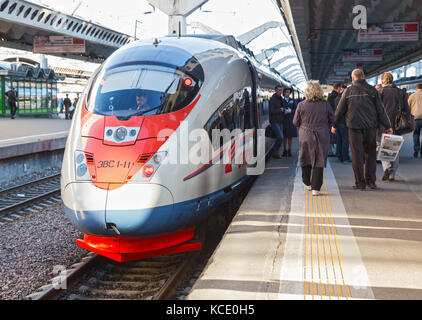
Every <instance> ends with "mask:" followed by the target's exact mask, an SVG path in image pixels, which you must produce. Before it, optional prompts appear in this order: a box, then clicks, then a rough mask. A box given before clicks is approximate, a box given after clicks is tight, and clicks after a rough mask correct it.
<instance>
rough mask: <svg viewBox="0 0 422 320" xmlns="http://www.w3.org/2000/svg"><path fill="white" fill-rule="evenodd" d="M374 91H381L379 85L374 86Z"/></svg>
mask: <svg viewBox="0 0 422 320" xmlns="http://www.w3.org/2000/svg"><path fill="white" fill-rule="evenodd" d="M375 89H377V91H380V90H381V85H380V84H379V83H377V85H376V86H375Z"/></svg>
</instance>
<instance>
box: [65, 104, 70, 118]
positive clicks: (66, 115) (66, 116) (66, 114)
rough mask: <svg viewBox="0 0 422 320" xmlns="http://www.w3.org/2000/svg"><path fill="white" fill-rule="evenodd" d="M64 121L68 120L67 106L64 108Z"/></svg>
mask: <svg viewBox="0 0 422 320" xmlns="http://www.w3.org/2000/svg"><path fill="white" fill-rule="evenodd" d="M64 113H65V119H69V106H64Z"/></svg>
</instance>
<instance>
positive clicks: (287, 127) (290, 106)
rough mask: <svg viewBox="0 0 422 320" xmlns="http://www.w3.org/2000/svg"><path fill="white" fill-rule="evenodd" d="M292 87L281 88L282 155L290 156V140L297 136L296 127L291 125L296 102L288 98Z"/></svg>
mask: <svg viewBox="0 0 422 320" xmlns="http://www.w3.org/2000/svg"><path fill="white" fill-rule="evenodd" d="M291 94H292V89H290V88H285V89H284V90H283V107H284V119H283V136H284V140H283V148H284V152H283V157H291V156H292V142H293V138H296V137H297V129H296V127H295V126H294V125H293V117H294V115H295V112H296V107H297V105H296V102H295V101H294V100H293V99H291V98H290V95H291Z"/></svg>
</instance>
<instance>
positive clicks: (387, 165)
mask: <svg viewBox="0 0 422 320" xmlns="http://www.w3.org/2000/svg"><path fill="white" fill-rule="evenodd" d="M381 85H382V88H381V90H380V91H379V94H380V97H381V101H382V103H383V105H384V108H385V112H386V113H387V116H388V118H389V119H390V123H391V124H392V125H393V124H394V123H396V117H397V116H398V115H399V114H400V111H401V110H403V111H405V112H406V113H410V110H409V105H408V103H407V95H406V94H405V92H404V91H403V90H401V89H399V88H398V87H397V86H396V85H395V84H394V83H393V75H392V74H391V73H389V72H385V73H384V74H383V75H382V77H381ZM384 131H385V128H384V127H383V126H381V127H380V130H379V133H380V136H379V140H380V141H381V135H382V133H383V132H384ZM393 133H394V134H395V135H398V133H397V132H395V131H394V129H393ZM381 163H382V167H383V169H384V176H383V177H382V180H384V181H386V180H390V181H394V180H395V178H396V173H397V169H398V167H399V156H397V159H396V160H395V161H381Z"/></svg>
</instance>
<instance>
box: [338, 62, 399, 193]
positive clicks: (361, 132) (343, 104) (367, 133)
mask: <svg viewBox="0 0 422 320" xmlns="http://www.w3.org/2000/svg"><path fill="white" fill-rule="evenodd" d="M352 81H353V84H352V85H351V86H350V87H348V88H347V89H346V90H345V91H344V93H343V95H342V97H341V99H340V102H339V104H338V108H337V111H336V116H335V121H334V125H333V128H332V132H333V133H336V131H337V129H336V128H338V125H339V123H340V121H341V119H343V118H344V119H345V120H346V126H347V128H348V129H349V142H350V148H351V150H352V165H353V171H354V173H355V185H354V186H353V188H354V189H358V190H365V189H366V186H368V187H369V188H370V189H376V188H377V185H376V184H375V182H376V169H377V128H378V127H379V125H380V124H382V125H383V126H384V127H385V128H387V133H390V134H391V133H393V129H392V128H391V124H390V120H389V119H388V116H387V114H386V112H385V110H384V107H383V106H382V102H381V98H380V96H379V94H378V92H377V91H376V89H375V88H374V87H373V86H371V85H369V84H368V83H367V82H366V80H365V74H364V73H363V71H362V70H360V69H355V70H353V72H352Z"/></svg>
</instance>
